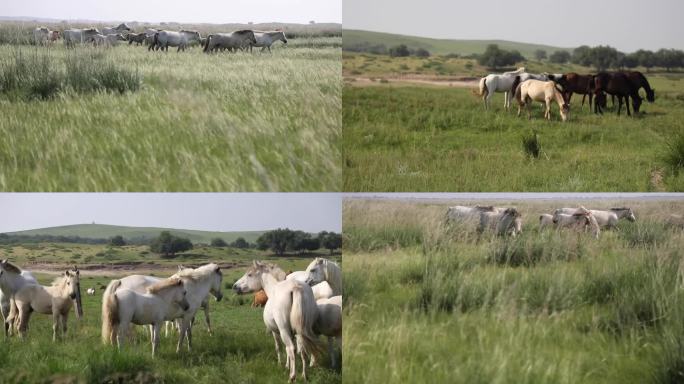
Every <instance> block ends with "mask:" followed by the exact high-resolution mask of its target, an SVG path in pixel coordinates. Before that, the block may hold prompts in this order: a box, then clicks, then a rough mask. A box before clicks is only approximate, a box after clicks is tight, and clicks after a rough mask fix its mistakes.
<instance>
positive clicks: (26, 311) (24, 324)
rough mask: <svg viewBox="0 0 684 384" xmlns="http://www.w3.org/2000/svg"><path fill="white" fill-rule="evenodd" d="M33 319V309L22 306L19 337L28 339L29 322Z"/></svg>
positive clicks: (20, 309)
mask: <svg viewBox="0 0 684 384" xmlns="http://www.w3.org/2000/svg"><path fill="white" fill-rule="evenodd" d="M30 318H31V308H30V306H29V305H22V307H21V308H19V336H21V338H22V339H23V338H25V337H26V329H27V328H28V322H29V319H30Z"/></svg>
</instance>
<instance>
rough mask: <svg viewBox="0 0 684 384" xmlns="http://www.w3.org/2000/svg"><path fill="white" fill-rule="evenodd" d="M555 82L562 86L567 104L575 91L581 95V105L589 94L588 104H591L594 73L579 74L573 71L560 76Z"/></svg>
mask: <svg viewBox="0 0 684 384" xmlns="http://www.w3.org/2000/svg"><path fill="white" fill-rule="evenodd" d="M556 82H557V83H558V84H560V85H561V86H562V87H563V97H564V98H565V102H566V103H567V104H570V98H572V94H573V93H577V94H580V95H582V106H584V100H585V99H586V97H587V95H589V106H591V102H592V100H593V96H594V95H593V91H594V89H593V86H594V75H579V74H577V73H575V72H570V73H566V74H564V75H563V76H561V77H560V79H558V80H556Z"/></svg>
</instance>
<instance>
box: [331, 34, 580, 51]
mask: <svg viewBox="0 0 684 384" xmlns="http://www.w3.org/2000/svg"><path fill="white" fill-rule="evenodd" d="M342 40H343V42H342V47H343V49H345V50H348V49H349V48H351V47H354V46H358V45H360V44H369V45H378V44H384V45H385V46H386V47H387V48H389V47H391V46H394V45H398V44H405V45H406V46H407V47H409V48H413V49H416V48H424V49H427V50H428V51H430V53H432V54H438V55H445V54H448V53H458V54H459V55H469V54H474V53H475V54H477V53H483V52H484V51H485V49H486V48H487V45H489V44H498V45H499V48H502V49H506V50H512V49H517V50H518V51H520V53H522V55H523V56H525V57H527V58H532V57H534V51H535V50H537V49H543V50H545V51H546V53H547V54H551V53H552V52H554V51H570V50H572V48H561V47H553V46H549V45H542V44H530V43H519V42H514V41H506V40H455V39H432V38H428V37H417V36H405V35H395V34H391V33H384V32H372V31H361V30H355V29H344V30H343V31H342Z"/></svg>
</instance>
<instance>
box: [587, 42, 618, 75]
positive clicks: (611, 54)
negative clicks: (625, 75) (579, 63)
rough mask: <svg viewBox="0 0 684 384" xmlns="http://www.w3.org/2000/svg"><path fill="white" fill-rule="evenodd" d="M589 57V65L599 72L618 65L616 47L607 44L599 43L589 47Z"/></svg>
mask: <svg viewBox="0 0 684 384" xmlns="http://www.w3.org/2000/svg"><path fill="white" fill-rule="evenodd" d="M589 57H590V58H591V65H593V66H594V67H596V70H598V71H599V72H600V71H605V70H606V69H608V68H611V67H617V66H618V65H619V53H618V51H617V49H615V48H613V47H610V46H607V45H606V46H603V45H599V46H598V47H594V48H591V49H590V51H589Z"/></svg>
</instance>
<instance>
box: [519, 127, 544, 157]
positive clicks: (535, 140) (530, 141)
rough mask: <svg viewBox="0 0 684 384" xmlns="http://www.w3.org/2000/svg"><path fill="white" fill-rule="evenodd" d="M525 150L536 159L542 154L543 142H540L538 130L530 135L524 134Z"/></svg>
mask: <svg viewBox="0 0 684 384" xmlns="http://www.w3.org/2000/svg"><path fill="white" fill-rule="evenodd" d="M522 144H523V150H524V151H525V153H526V154H527V155H528V156H530V157H533V158H535V159H538V158H539V155H540V154H541V143H540V142H539V135H538V134H537V132H533V133H532V134H530V135H528V136H523V138H522Z"/></svg>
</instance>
